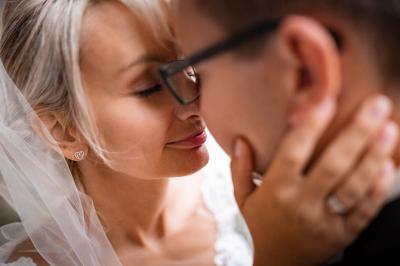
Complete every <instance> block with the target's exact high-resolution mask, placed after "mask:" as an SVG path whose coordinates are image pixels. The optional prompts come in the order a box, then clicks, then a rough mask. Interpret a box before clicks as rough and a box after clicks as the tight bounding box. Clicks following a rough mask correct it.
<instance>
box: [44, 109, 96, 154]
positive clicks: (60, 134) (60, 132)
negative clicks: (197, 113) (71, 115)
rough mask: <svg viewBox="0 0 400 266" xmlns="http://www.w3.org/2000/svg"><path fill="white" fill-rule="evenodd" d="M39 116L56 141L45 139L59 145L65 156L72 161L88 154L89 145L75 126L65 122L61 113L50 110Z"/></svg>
mask: <svg viewBox="0 0 400 266" xmlns="http://www.w3.org/2000/svg"><path fill="white" fill-rule="evenodd" d="M39 118H40V120H41V122H42V123H43V124H44V126H45V127H46V128H47V131H48V132H49V133H50V135H51V138H52V139H54V140H55V141H56V143H51V141H49V139H48V138H46V137H45V139H46V140H47V142H50V143H51V144H52V145H57V146H58V148H59V149H60V150H61V151H62V153H63V155H64V157H65V158H67V159H69V160H72V161H80V160H82V159H83V158H84V156H85V155H87V152H88V145H87V144H86V143H85V142H84V141H83V138H82V136H81V135H80V134H79V132H78V131H77V130H76V129H75V128H74V127H71V126H67V125H66V124H65V123H64V120H63V118H62V116H61V115H59V114H56V113H55V112H48V113H46V114H41V115H40V117H39ZM36 130H37V129H36ZM41 135H43V134H41Z"/></svg>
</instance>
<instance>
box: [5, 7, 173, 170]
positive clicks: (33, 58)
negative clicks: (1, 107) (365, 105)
mask: <svg viewBox="0 0 400 266" xmlns="http://www.w3.org/2000/svg"><path fill="white" fill-rule="evenodd" d="M104 1H106V0H103V1H102V0H62V1H56V0H8V1H6V3H5V5H4V9H3V16H2V24H3V26H2V35H1V48H0V49H1V50H0V57H1V59H2V61H3V64H4V66H5V68H6V70H7V72H8V73H9V75H10V77H11V78H12V79H13V80H14V82H15V83H16V85H17V86H18V88H20V90H21V92H22V93H23V95H24V96H25V97H26V99H27V100H28V102H29V103H30V104H31V105H32V107H33V108H34V109H35V110H37V111H38V113H39V115H40V113H42V112H57V113H58V114H62V117H63V124H62V126H63V128H64V130H65V129H67V128H69V127H71V126H72V127H73V128H74V129H76V130H77V131H78V132H79V133H80V134H81V135H82V136H83V137H84V139H85V140H86V141H87V143H88V144H89V146H90V148H91V150H92V151H94V152H95V153H96V154H97V155H98V157H100V158H101V159H102V160H103V161H104V162H106V163H108V164H109V163H110V162H109V158H108V156H107V152H106V151H105V150H104V149H103V148H102V142H101V139H100V137H99V134H98V131H97V128H96V123H95V119H94V116H93V114H92V112H91V108H90V107H89V103H88V100H87V98H86V95H85V90H84V87H83V85H82V80H81V74H80V60H81V44H82V39H81V36H82V34H81V24H82V20H83V16H84V14H85V12H86V11H87V10H88V8H90V6H92V5H96V4H97V3H100V2H104ZM115 1H118V0H115ZM118 2H120V3H122V4H124V5H126V6H127V7H129V8H130V9H131V10H132V12H133V14H134V15H135V16H137V18H138V19H139V20H140V22H142V23H143V25H145V26H147V27H148V30H149V33H150V34H152V35H153V37H154V39H155V40H156V41H158V43H159V44H160V45H162V46H164V47H165V46H170V45H171V43H172V42H173V34H172V31H171V29H170V27H169V21H168V14H167V4H166V2H165V0H119V1H118ZM69 164H70V167H71V168H73V165H74V164H73V162H71V161H69ZM73 170H76V169H73Z"/></svg>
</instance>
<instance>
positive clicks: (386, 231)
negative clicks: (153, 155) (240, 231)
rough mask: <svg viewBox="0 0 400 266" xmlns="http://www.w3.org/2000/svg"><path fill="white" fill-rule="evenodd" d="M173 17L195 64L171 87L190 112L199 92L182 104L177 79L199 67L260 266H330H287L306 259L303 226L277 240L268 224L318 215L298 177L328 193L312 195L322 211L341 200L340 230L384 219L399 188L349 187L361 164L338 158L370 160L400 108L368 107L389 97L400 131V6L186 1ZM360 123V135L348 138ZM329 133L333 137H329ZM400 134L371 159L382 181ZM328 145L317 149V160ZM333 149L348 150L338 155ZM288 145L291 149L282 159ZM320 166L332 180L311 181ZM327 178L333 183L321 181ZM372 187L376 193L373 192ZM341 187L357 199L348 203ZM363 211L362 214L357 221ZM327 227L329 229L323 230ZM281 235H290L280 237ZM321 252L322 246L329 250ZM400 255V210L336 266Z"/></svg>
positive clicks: (363, 178) (391, 260)
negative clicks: (292, 213) (288, 216)
mask: <svg viewBox="0 0 400 266" xmlns="http://www.w3.org/2000/svg"><path fill="white" fill-rule="evenodd" d="M173 8H174V20H175V27H176V35H177V38H178V43H179V45H180V46H181V47H180V48H181V49H182V51H183V53H184V54H185V55H186V56H187V57H188V59H187V60H186V62H183V63H182V62H181V63H180V64H181V66H179V64H178V66H174V68H175V69H172V70H171V69H168V68H165V69H164V70H165V71H164V73H163V74H164V75H163V76H164V79H165V81H166V82H167V85H168V86H169V87H170V88H172V90H173V91H174V92H175V96H176V97H178V98H179V99H180V100H181V102H182V103H189V102H190V97H191V96H193V95H191V94H192V93H193V92H192V93H191V92H188V93H187V94H185V93H184V92H180V91H179V89H177V88H176V86H174V84H173V78H171V76H173V74H176V72H177V71H179V67H182V68H185V63H187V64H193V65H195V67H196V69H197V70H198V75H199V77H200V79H201V85H202V86H201V109H202V113H203V115H204V117H205V119H206V121H207V124H208V126H209V128H210V130H211V131H212V133H213V134H214V135H215V137H216V138H217V140H218V141H219V142H220V144H221V146H222V147H223V148H224V149H225V150H226V151H227V152H228V153H229V154H230V155H231V157H233V166H232V169H233V176H234V183H235V190H236V191H235V195H236V198H237V200H238V204H239V207H240V208H241V210H242V213H243V215H244V217H245V218H246V221H247V222H248V223H249V227H250V230H251V231H252V235H253V238H254V242H255V252H256V255H255V264H257V265H307V264H308V265H312V264H317V263H320V262H322V261H323V259H326V258H327V256H329V252H327V253H324V252H322V251H321V252H319V246H318V244H316V245H315V247H313V248H314V250H315V254H312V253H310V254H308V256H305V257H304V258H303V259H300V260H299V258H296V260H293V261H290V259H289V260H287V259H286V258H288V257H289V258H290V257H296V256H295V255H294V256H292V255H293V254H296V252H297V251H298V250H299V249H301V247H302V245H301V241H302V240H301V238H300V237H299V238H297V239H296V232H298V231H299V230H300V229H301V226H302V224H303V223H302V219H296V218H299V217H294V218H295V219H293V221H292V222H293V223H291V224H290V223H289V224H286V225H285V224H282V228H275V227H274V229H271V228H269V227H268V226H269V225H270V223H272V225H274V226H276V225H279V222H277V221H274V218H275V217H274V215H269V216H268V215H267V214H265V215H263V213H268V211H270V212H269V213H270V214H273V213H274V211H275V212H279V211H280V210H281V209H282V208H283V207H288V206H289V205H290V206H292V208H298V209H303V208H306V207H304V206H307V207H309V209H313V210H314V211H315V209H316V207H315V204H314V205H312V200H311V199H309V200H308V201H307V200H303V198H300V197H296V196H293V195H297V194H296V193H297V192H295V191H296V189H297V190H298V189H299V185H298V184H299V183H300V182H303V180H302V181H299V180H298V179H296V174H299V170H300V172H301V173H307V180H310V181H309V182H308V183H312V181H313V180H314V181H315V180H317V181H318V182H319V183H318V182H317V183H318V184H319V185H320V186H319V187H316V186H315V185H314V186H307V185H305V186H304V187H302V188H301V189H303V190H307V189H308V194H313V195H314V196H315V198H313V199H314V200H315V202H316V201H321V199H322V198H324V197H327V196H328V195H329V193H331V194H336V195H335V197H334V201H333V202H334V204H331V205H332V206H334V209H335V210H336V215H337V217H336V216H331V218H330V219H327V220H326V223H332V220H334V219H342V220H341V221H342V222H343V223H346V221H347V220H348V219H351V216H352V212H353V213H354V212H358V215H356V216H354V217H353V218H354V220H357V221H358V222H359V226H358V227H357V226H356V227H353V228H356V229H354V230H355V231H357V230H359V229H361V228H362V227H363V224H365V223H366V221H368V220H369V218H370V217H372V216H373V215H374V210H378V209H379V204H380V203H381V202H382V198H383V195H385V192H386V190H388V186H390V184H391V183H390V182H389V180H386V181H385V180H378V181H376V177H375V178H374V177H373V176H370V175H368V174H363V173H366V172H363V171H359V172H358V173H357V171H356V175H358V178H353V179H352V180H353V181H352V182H355V181H354V180H358V181H357V182H358V183H357V186H354V185H353V186H350V185H349V184H346V180H341V179H340V176H343V175H344V174H345V171H342V172H341V171H339V170H338V169H347V168H348V167H353V165H354V164H355V163H356V162H357V161H358V159H359V158H356V159H355V158H351V156H350V158H351V159H350V160H345V159H343V158H342V159H341V158H338V156H336V157H335V155H337V154H338V151H337V150H338V149H339V148H337V147H340V149H342V150H341V152H343V150H345V151H346V153H347V154H352V153H354V150H360V149H363V148H365V146H363V145H364V144H363V143H364V142H366V141H367V139H370V138H371V132H372V131H373V130H372V128H374V127H375V128H376V127H378V125H382V118H383V117H385V116H387V115H388V113H389V112H390V104H389V103H388V100H387V99H385V98H382V97H380V98H378V99H372V100H367V99H369V98H370V97H371V96H372V95H376V94H381V93H384V94H386V95H388V96H389V97H390V98H391V100H393V101H394V103H395V105H394V111H395V112H394V113H395V114H396V115H394V116H393V117H392V119H394V120H395V121H400V117H398V116H397V114H399V111H400V104H399V103H397V102H396V99H398V98H399V97H398V96H400V95H399V94H400V92H399V91H396V90H395V88H396V87H398V85H399V84H398V83H399V82H400V79H399V77H400V76H399V75H398V72H399V70H400V65H399V62H400V53H398V51H397V47H399V46H400V37H399V36H400V30H399V27H398V25H399V22H400V1H396V0H387V1H376V0H346V1H345V0H326V1H312V0H292V1H281V0H264V1H259V0H246V1H242V0H218V1H217V0H184V1H182V0H175V1H173ZM294 14H296V15H294ZM235 33H238V34H235ZM229 36H234V37H232V38H229ZM215 44H217V45H215ZM207 48H208V49H207ZM261 88H262V89H261ZM377 88H385V90H381V89H377ZM174 89H175V90H174ZM180 93H182V95H179V94H180ZM177 95H178V96H177ZM179 96H182V97H179ZM185 96H187V97H188V98H187V100H188V101H187V102H185ZM366 100H367V104H366V105H364V106H363V107H362V110H363V111H362V112H361V116H357V117H356V118H352V115H351V114H352V113H353V112H354V110H355V109H356V108H358V107H359V106H360V105H361V103H362V102H364V101H366ZM336 101H338V107H339V108H338V112H337V114H336V116H335V118H334V120H333V121H329V118H330V117H331V116H332V114H333V112H334V108H335V104H334V103H333V102H336ZM370 105H372V106H373V107H372V108H371V107H370ZM367 113H368V114H369V115H370V116H367V115H366V114H367ZM350 119H353V123H355V126H354V127H350V128H349V129H346V128H345V127H346V125H347V123H348V122H349V120H350ZM328 122H330V124H329V127H328V129H327V130H326V131H325V132H324V133H321V132H322V131H324V129H325V127H326V124H327V123H328ZM343 131H344V132H343ZM396 131H397V127H396V125H394V124H389V125H388V126H386V127H385V129H384V130H383V133H382V134H381V139H380V145H379V147H378V148H377V147H370V148H369V149H370V150H369V153H368V154H369V155H366V156H364V157H363V159H364V160H365V165H366V166H367V168H368V166H369V170H370V172H374V173H375V176H383V177H382V179H385V177H384V176H387V175H388V174H387V173H388V172H390V171H391V169H393V165H392V163H391V161H390V160H389V161H387V162H386V163H385V164H384V165H386V167H385V168H384V170H385V171H383V172H379V171H378V170H379V169H374V165H375V162H377V161H379V160H385V156H383V155H382V153H384V152H383V151H382V150H381V151H378V150H379V148H380V149H386V153H389V152H388V150H390V149H394V148H395V142H394V141H393V139H394V136H395V135H396V134H397V132H396ZM285 134H286V135H285ZM320 135H321V140H320V141H319V142H318V145H317V148H316V149H315V150H314V151H313V152H311V151H312V147H313V146H314V141H315V139H316V138H318V137H319V136H320ZM238 136H243V137H245V138H246V141H244V140H243V139H239V140H237V141H234V140H235V139H236V138H237V137H238ZM284 136H285V137H284ZM295 137H297V138H296V139H294V138H295ZM337 139H338V140H337ZM295 141H297V144H296V145H295V144H294V142H295ZM346 141H348V142H347V143H346ZM349 141H350V142H349ZM247 142H249V144H250V145H251V146H252V147H253V148H254V155H255V157H254V159H255V162H254V164H252V161H251V160H250V159H249V158H251V153H250V151H249V149H248V144H246V143H247ZM331 142H333V143H337V144H338V145H337V146H333V148H331V149H329V148H327V147H328V144H329V143H331ZM234 143H235V144H234ZM278 144H279V147H283V149H280V148H278ZM345 144H347V145H345ZM285 147H286V152H287V150H288V149H287V148H288V147H293V149H292V152H291V153H290V155H289V156H288V159H287V163H288V164H287V165H286V167H285V165H277V164H275V163H274V158H277V157H280V156H282V153H283V151H285V149H284V148H285ZM335 147H336V150H335ZM365 149H366V148H365ZM399 152H400V150H399V149H397V153H396V154H395V159H398V158H399V157H400V153H399ZM309 155H310V156H311V160H310V164H309V165H308V166H307V167H306V170H305V171H301V170H303V169H299V167H301V166H302V165H303V164H304V163H305V161H306V160H308V157H309ZM354 156H356V154H354ZM246 158H247V159H246ZM238 159H240V160H238ZM317 159H318V160H317ZM386 159H387V158H386ZM320 161H322V162H326V163H327V164H329V165H330V167H328V165H327V164H326V165H325V168H324V169H325V170H323V171H322V172H321V171H320V172H318V174H317V173H314V172H316V171H313V170H310V171H311V173H309V172H310V171H308V170H309V169H313V167H314V166H315V165H316V164H317V163H318V162H320ZM253 165H254V168H255V170H257V171H258V172H260V173H261V172H264V171H265V169H268V171H267V173H268V172H269V174H266V177H267V178H266V179H265V180H264V184H263V185H262V186H261V187H260V188H259V189H256V188H255V187H254V186H253V185H252V184H251V183H249V182H248V181H247V179H246V177H247V176H249V175H250V172H251V170H252V169H253V167H252V166H253ZM345 165H346V167H345ZM365 165H364V166H365ZM278 168H280V169H281V170H280V171H281V172H279V171H277V169H278ZM282 169H284V170H283V171H282ZM285 171H286V172H285ZM277 173H278V174H277ZM385 173H386V174H385ZM323 174H325V175H323ZM291 175H292V176H294V178H293V179H291V180H290V179H288V178H282V179H281V181H279V177H281V176H286V177H287V176H291ZM318 176H326V178H325V179H323V180H321V179H319V180H318ZM386 179H388V178H386ZM373 180H375V181H374V182H375V183H374V185H371V186H369V185H368V184H370V183H371V182H373ZM305 183H306V184H307V182H305ZM315 184H316V183H315ZM340 186H344V187H346V186H347V187H348V188H350V187H351V188H352V189H347V190H346V189H343V190H339V191H338V189H337V188H338V187H340ZM370 187H372V188H371V189H369V188H370ZM282 188H286V189H282ZM385 189H386V190H385ZM276 191H280V193H279V195H273V194H274V192H275V193H276ZM342 191H344V192H342ZM311 192H312V193H311ZM271 194H272V195H273V196H275V197H276V198H279V199H280V200H281V201H280V202H282V199H285V200H286V201H283V202H286V203H287V204H286V205H280V206H274V204H275V203H277V202H278V201H274V198H273V196H269V195H271ZM327 194H328V195H327ZM268 197H270V198H268ZM299 199H302V200H299ZM329 199H332V198H329ZM304 202H306V203H307V204H305V203H304ZM331 202H332V201H331ZM275 205H276V204H275ZM314 208H315V209H314ZM357 208H358V211H357V210H356V211H354V209H357ZM311 212H312V211H311ZM316 212H317V211H315V212H314V213H313V214H315V213H316ZM277 217H279V215H277ZM310 217H313V215H312V214H310V215H309V216H304V217H302V218H306V219H307V222H309V220H308V219H311V218H310ZM338 217H339V218H338ZM304 224H307V223H304ZM354 224H356V222H354V221H353V225H354ZM331 225H332V224H331ZM285 226H286V227H285ZM318 226H321V228H323V225H318ZM275 229H276V231H277V232H280V234H278V235H277V234H275V232H274V230H275ZM303 229H305V228H303ZM321 230H322V229H321ZM339 231H340V230H339ZM262 232H267V235H268V236H267V238H270V239H271V238H272V239H274V241H277V242H279V241H282V245H285V244H286V245H287V246H286V250H283V251H282V250H281V249H277V250H275V249H274V248H273V247H272V246H269V245H268V241H267V240H265V239H264V237H263V236H264V235H266V234H265V233H262ZM285 232H287V233H286V234H285ZM340 232H342V231H340ZM353 233H354V232H353ZM314 237H319V238H320V237H321V235H318V236H314ZM327 237H329V236H327ZM343 237H344V239H343V242H341V243H336V244H337V245H336V247H337V246H340V245H342V244H343V243H345V242H346V240H345V236H343ZM314 239H315V238H314ZM320 240H321V239H318V241H315V242H316V243H317V242H318V243H320ZM347 240H348V239H347ZM296 241H298V242H296ZM310 242H313V236H310V237H309V238H308V239H304V243H303V245H304V246H307V245H308V246H309V247H310V245H312V243H311V244H310ZM327 243H328V244H330V245H332V249H331V250H334V249H335V248H334V247H335V243H329V242H327ZM349 243H350V242H349ZM398 247H400V202H399V201H394V202H392V203H391V204H389V205H388V206H387V207H386V208H385V209H384V210H383V212H381V214H380V216H379V217H378V218H377V219H376V220H375V221H374V222H373V223H372V224H371V226H370V227H369V228H368V229H367V230H366V231H364V233H363V234H362V235H361V236H360V237H359V238H358V240H357V241H355V242H354V243H353V244H352V245H351V246H350V248H348V249H347V250H345V251H344V252H343V253H341V254H339V256H337V257H336V261H335V262H333V263H336V264H338V265H399V263H400V257H399V256H398V255H397V253H398V252H397V248H398ZM299 252H300V253H301V252H302V250H300V251H299ZM305 254H307V252H305ZM267 263H269V264H267Z"/></svg>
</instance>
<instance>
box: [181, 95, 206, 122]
mask: <svg viewBox="0 0 400 266" xmlns="http://www.w3.org/2000/svg"><path fill="white" fill-rule="evenodd" d="M175 110H176V116H177V117H178V118H179V119H180V120H182V121H185V120H188V119H193V118H197V119H201V118H200V109H199V100H196V101H194V102H192V103H190V104H187V105H181V104H177V106H176V109H175Z"/></svg>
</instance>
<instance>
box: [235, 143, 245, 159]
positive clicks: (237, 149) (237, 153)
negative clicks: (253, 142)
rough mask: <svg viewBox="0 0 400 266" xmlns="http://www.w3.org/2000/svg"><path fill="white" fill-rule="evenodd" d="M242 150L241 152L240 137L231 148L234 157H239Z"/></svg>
mask: <svg viewBox="0 0 400 266" xmlns="http://www.w3.org/2000/svg"><path fill="white" fill-rule="evenodd" d="M242 152H243V143H242V141H241V139H237V140H236V142H235V146H234V150H233V153H234V156H235V157H236V158H239V157H240V155H241V154H242Z"/></svg>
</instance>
